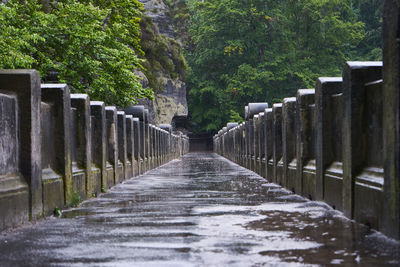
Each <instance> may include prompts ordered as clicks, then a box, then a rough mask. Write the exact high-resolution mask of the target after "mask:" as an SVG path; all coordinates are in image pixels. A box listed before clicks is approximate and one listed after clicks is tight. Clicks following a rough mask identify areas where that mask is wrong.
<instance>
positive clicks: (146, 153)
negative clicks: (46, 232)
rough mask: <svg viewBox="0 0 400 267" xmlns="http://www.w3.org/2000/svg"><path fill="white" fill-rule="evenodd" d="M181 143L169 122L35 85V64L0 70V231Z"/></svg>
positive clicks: (167, 154)
mask: <svg viewBox="0 0 400 267" xmlns="http://www.w3.org/2000/svg"><path fill="white" fill-rule="evenodd" d="M188 150H189V138H188V137H187V136H185V135H183V134H182V133H181V132H177V133H173V132H172V128H171V126H170V125H160V127H156V126H154V125H151V124H149V120H148V111H147V110H145V109H144V107H143V106H131V107H128V108H127V109H125V111H122V110H118V109H117V108H116V107H114V106H105V104H104V103H103V102H100V101H90V98H89V97H88V96H87V95H85V94H70V91H69V87H68V85H66V84H40V77H39V74H38V72H37V71H35V70H0V231H1V230H4V229H7V228H11V227H16V226H18V225H20V224H22V223H24V222H27V221H28V220H32V219H33V220H34V219H37V218H41V217H43V216H48V215H51V214H52V213H53V212H54V210H55V209H56V208H58V209H63V208H65V207H69V206H71V205H73V204H76V201H77V200H78V201H80V200H84V199H88V198H90V197H94V196H97V195H98V194H100V193H101V192H104V191H106V190H107V189H108V188H110V187H112V186H113V185H115V184H117V183H121V182H123V181H124V180H126V179H128V178H131V177H134V176H137V175H139V174H143V173H144V172H146V171H148V170H150V169H152V168H156V167H158V166H160V165H162V164H165V163H166V162H168V161H170V160H172V159H174V158H177V157H180V156H182V155H183V154H185V153H187V152H188Z"/></svg>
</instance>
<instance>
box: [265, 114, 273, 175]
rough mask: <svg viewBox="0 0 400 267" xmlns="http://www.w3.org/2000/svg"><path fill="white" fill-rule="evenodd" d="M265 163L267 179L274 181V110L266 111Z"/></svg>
mask: <svg viewBox="0 0 400 267" xmlns="http://www.w3.org/2000/svg"><path fill="white" fill-rule="evenodd" d="M264 114H265V117H264V119H265V122H264V124H265V141H264V144H265V147H264V150H265V155H266V156H265V161H266V169H265V178H266V179H268V180H269V181H272V180H273V177H274V157H273V154H274V147H273V143H272V136H273V124H274V117H273V112H272V108H268V109H265V111H264Z"/></svg>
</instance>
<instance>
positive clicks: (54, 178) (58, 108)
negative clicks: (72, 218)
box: [41, 84, 72, 215]
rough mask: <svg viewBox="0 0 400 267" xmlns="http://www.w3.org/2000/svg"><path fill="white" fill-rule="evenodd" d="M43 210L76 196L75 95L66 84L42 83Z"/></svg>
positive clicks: (58, 206)
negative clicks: (72, 96)
mask: <svg viewBox="0 0 400 267" xmlns="http://www.w3.org/2000/svg"><path fill="white" fill-rule="evenodd" d="M41 87H42V110H41V118H42V120H41V137H42V139H41V147H42V188H43V213H44V214H45V215H51V214H52V213H53V211H54V209H55V208H56V207H57V208H60V209H61V208H62V207H63V206H64V201H65V203H66V204H67V205H68V204H69V203H71V196H72V169H71V156H70V155H71V147H70V143H71V136H70V134H71V131H70V121H71V99H70V93H69V88H68V86H67V85H66V84H42V85H41Z"/></svg>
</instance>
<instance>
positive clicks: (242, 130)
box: [240, 122, 247, 167]
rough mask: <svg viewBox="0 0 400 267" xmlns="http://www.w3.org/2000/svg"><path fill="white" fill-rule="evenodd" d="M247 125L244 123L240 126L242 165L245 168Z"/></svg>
mask: <svg viewBox="0 0 400 267" xmlns="http://www.w3.org/2000/svg"><path fill="white" fill-rule="evenodd" d="M246 134H247V132H246V123H245V122H242V123H241V126H240V142H241V144H240V146H241V149H240V165H241V166H242V167H245V165H246Z"/></svg>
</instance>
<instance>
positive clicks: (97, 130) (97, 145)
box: [90, 101, 111, 193]
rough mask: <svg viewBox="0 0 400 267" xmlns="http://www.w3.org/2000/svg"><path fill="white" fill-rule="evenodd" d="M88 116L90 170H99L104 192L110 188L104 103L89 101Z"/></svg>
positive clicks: (101, 189) (101, 188)
mask: <svg viewBox="0 0 400 267" xmlns="http://www.w3.org/2000/svg"><path fill="white" fill-rule="evenodd" d="M90 114H91V117H92V120H91V122H92V127H91V128H92V160H93V164H92V169H93V168H98V169H99V170H100V173H101V175H100V176H101V180H100V191H103V192H104V191H105V190H106V189H107V188H109V187H110V186H111V184H108V180H107V179H108V175H107V144H106V143H107V138H106V137H107V129H106V110H105V104H104V102H101V101H90ZM97 193H99V192H97Z"/></svg>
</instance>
